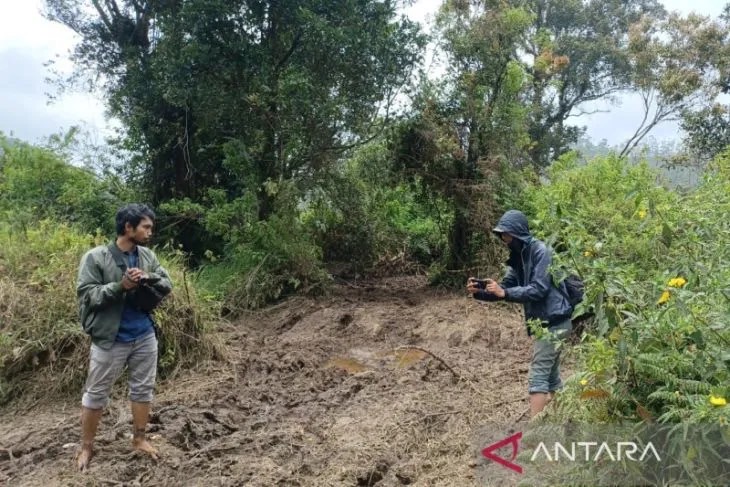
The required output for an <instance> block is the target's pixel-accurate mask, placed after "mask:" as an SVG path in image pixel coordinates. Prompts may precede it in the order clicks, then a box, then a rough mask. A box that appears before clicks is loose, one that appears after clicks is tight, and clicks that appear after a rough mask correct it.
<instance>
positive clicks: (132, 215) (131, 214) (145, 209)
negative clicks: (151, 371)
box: [116, 203, 155, 235]
mask: <svg viewBox="0 0 730 487" xmlns="http://www.w3.org/2000/svg"><path fill="white" fill-rule="evenodd" d="M142 218H149V219H150V220H152V221H153V222H154V221H155V212H154V211H152V208H150V207H149V206H147V205H143V204H140V203H132V204H129V205H127V206H125V207H124V208H120V209H119V211H118V212H117V217H116V221H117V235H124V227H125V225H126V224H127V223H129V224H130V225H132V228H137V225H139V222H141V221H142Z"/></svg>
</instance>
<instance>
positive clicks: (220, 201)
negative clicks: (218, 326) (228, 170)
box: [162, 183, 329, 315]
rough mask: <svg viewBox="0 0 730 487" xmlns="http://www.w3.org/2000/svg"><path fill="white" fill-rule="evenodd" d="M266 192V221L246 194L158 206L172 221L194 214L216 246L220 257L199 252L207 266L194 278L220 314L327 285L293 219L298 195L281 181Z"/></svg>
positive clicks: (213, 194) (308, 239)
mask: <svg viewBox="0 0 730 487" xmlns="http://www.w3.org/2000/svg"><path fill="white" fill-rule="evenodd" d="M267 191H269V194H270V196H271V198H272V199H273V201H274V203H275V207H274V211H273V213H272V214H271V215H270V216H269V218H267V219H266V220H259V219H258V217H257V215H258V207H257V202H256V198H255V196H254V195H253V194H252V193H248V195H247V196H244V197H241V198H235V199H232V200H228V199H227V197H226V195H225V193H223V192H221V191H219V190H210V191H209V192H208V197H207V198H206V199H205V200H203V203H193V202H192V201H190V200H176V201H171V202H170V203H168V204H166V205H163V206H162V209H163V211H165V212H166V213H167V214H168V215H171V216H172V217H179V218H186V217H187V218H193V215H195V218H196V219H197V220H198V222H199V225H201V226H202V228H204V229H205V231H207V232H208V233H209V238H210V239H211V240H214V239H216V238H217V239H219V240H220V241H221V242H222V244H221V247H222V248H223V253H222V254H218V253H217V252H215V251H213V250H212V249H208V250H207V251H206V252H205V253H204V254H205V257H206V259H207V263H204V265H203V266H202V267H201V269H200V271H199V279H200V282H201V283H202V285H203V287H204V289H205V290H206V292H207V293H208V295H209V296H211V297H212V298H214V299H217V300H220V301H222V305H223V307H224V312H226V313H233V314H234V315H235V314H237V313H240V312H241V311H243V310H245V309H251V308H258V307H260V306H263V305H264V304H267V303H270V302H272V301H275V300H277V299H279V298H281V297H283V296H286V295H289V294H292V293H294V292H316V291H321V290H323V289H324V288H325V287H326V285H327V283H328V282H329V276H328V275H327V273H326V272H325V271H324V270H323V269H322V255H321V250H320V248H319V247H318V246H317V245H316V244H315V243H314V241H313V238H312V236H311V235H310V234H309V233H308V232H307V229H306V228H305V227H304V225H303V224H302V223H301V221H300V219H299V217H298V211H297V209H296V206H297V203H298V202H299V201H300V196H299V193H298V191H296V190H295V188H294V187H293V185H291V184H286V183H282V184H274V183H270V184H269V185H267Z"/></svg>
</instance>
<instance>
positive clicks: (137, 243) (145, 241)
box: [132, 237, 149, 245]
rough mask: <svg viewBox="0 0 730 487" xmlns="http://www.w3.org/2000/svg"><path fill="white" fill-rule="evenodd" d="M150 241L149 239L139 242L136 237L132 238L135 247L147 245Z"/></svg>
mask: <svg viewBox="0 0 730 487" xmlns="http://www.w3.org/2000/svg"><path fill="white" fill-rule="evenodd" d="M148 241H149V239H148V238H146V239H144V240H138V239H136V238H135V237H132V242H134V245H145V244H146V243H147V242H148Z"/></svg>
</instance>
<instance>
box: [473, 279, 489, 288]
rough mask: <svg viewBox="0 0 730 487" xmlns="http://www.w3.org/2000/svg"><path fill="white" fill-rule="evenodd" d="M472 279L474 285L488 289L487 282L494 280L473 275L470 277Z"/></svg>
mask: <svg viewBox="0 0 730 487" xmlns="http://www.w3.org/2000/svg"><path fill="white" fill-rule="evenodd" d="M470 281H471V282H473V283H474V285H475V286H476V287H478V288H479V289H486V288H487V284H489V283H490V282H493V280H492V279H477V278H474V277H472V278H471V279H470Z"/></svg>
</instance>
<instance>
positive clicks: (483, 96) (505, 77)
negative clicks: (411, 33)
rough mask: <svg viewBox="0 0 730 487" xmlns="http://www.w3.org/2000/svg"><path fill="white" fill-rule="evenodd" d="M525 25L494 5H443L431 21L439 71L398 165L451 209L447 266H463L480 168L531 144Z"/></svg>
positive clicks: (404, 137)
mask: <svg viewBox="0 0 730 487" xmlns="http://www.w3.org/2000/svg"><path fill="white" fill-rule="evenodd" d="M529 23H530V16H529V14H528V13H527V12H526V11H525V10H523V9H521V8H519V7H510V6H509V5H507V4H506V3H505V2H502V1H500V0H486V1H483V0H477V1H464V0H447V1H445V2H444V3H443V5H442V7H441V9H440V11H439V13H438V16H437V19H436V28H437V34H438V40H439V44H440V48H441V51H442V52H443V53H444V55H445V65H446V70H445V73H444V75H443V77H442V78H441V79H440V80H438V81H434V82H428V83H423V84H422V86H421V88H422V89H421V91H420V93H419V96H418V97H417V99H416V100H415V103H414V114H413V118H412V119H411V120H410V121H409V122H408V123H406V124H404V125H403V126H402V127H401V130H400V131H399V132H398V134H397V137H396V139H397V140H396V151H395V158H396V161H397V162H398V164H399V165H400V167H401V168H402V169H405V170H406V171H408V172H409V173H410V174H415V175H418V177H419V178H420V180H421V181H422V182H423V183H424V184H425V185H427V186H428V187H429V188H430V189H431V190H433V191H436V192H438V193H439V194H440V195H443V196H444V197H445V198H446V199H447V200H448V201H449V202H450V203H451V204H452V208H453V211H454V221H453V226H452V228H451V230H450V258H449V262H448V263H447V266H448V267H449V268H450V269H464V268H465V267H466V266H467V265H468V263H469V256H470V255H471V251H472V249H471V239H472V235H473V233H474V229H475V220H476V218H475V216H476V214H477V211H476V206H475V203H477V202H479V201H481V196H483V195H479V188H478V185H479V184H480V181H483V179H484V169H485V167H484V166H489V167H490V168H494V167H497V166H498V165H499V164H500V163H502V162H504V161H506V160H511V161H512V160H514V161H517V162H519V161H520V160H522V154H524V151H525V148H526V147H527V145H528V143H529V140H528V138H527V133H526V125H525V109H524V108H523V107H522V105H521V103H520V100H519V93H520V91H521V89H522V85H523V83H524V80H525V76H524V72H523V70H522V69H521V67H520V66H519V63H517V62H515V60H514V56H513V53H514V46H515V45H517V43H518V40H519V39H520V38H521V37H522V36H523V35H524V32H525V30H526V28H527V27H528V25H529ZM492 182H493V181H492ZM489 197H490V198H494V194H491V195H490V196H489ZM482 223H484V222H482Z"/></svg>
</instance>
